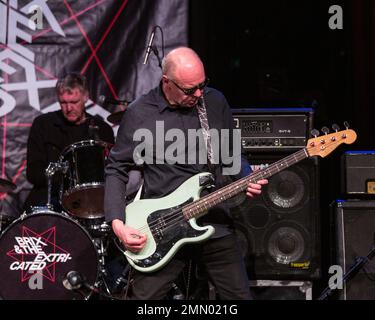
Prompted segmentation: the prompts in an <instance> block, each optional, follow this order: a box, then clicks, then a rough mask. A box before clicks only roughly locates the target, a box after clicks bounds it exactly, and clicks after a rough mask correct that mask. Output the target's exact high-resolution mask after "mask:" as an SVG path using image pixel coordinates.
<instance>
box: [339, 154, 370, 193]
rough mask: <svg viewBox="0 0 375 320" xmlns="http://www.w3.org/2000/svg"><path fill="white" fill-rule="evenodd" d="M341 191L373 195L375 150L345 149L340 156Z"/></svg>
mask: <svg viewBox="0 0 375 320" xmlns="http://www.w3.org/2000/svg"><path fill="white" fill-rule="evenodd" d="M341 161H342V166H341V167H342V174H341V192H342V193H343V194H346V195H348V196H352V197H353V196H355V197H361V198H370V197H372V198H374V197H375V151H347V152H345V153H344V154H343V156H342V160H341Z"/></svg>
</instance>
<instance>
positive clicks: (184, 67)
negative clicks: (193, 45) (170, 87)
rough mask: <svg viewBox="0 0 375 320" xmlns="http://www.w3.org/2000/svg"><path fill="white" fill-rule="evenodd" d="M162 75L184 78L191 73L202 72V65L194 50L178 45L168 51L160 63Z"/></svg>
mask: <svg viewBox="0 0 375 320" xmlns="http://www.w3.org/2000/svg"><path fill="white" fill-rule="evenodd" d="M162 69H163V75H166V76H168V77H169V78H171V79H174V80H180V79H184V78H185V76H186V75H190V74H192V73H195V74H197V73H200V74H204V66H203V63H202V61H201V59H200V58H199V56H198V55H197V54H196V52H195V51H194V50H192V49H190V48H187V47H179V48H176V49H174V50H172V51H171V52H169V53H168V54H167V55H166V57H165V58H164V60H163V63H162Z"/></svg>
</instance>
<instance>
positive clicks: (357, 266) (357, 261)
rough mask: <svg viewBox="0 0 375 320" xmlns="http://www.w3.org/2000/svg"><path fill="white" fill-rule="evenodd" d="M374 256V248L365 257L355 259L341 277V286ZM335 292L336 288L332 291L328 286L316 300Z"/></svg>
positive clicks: (325, 297) (323, 298)
mask: <svg viewBox="0 0 375 320" xmlns="http://www.w3.org/2000/svg"><path fill="white" fill-rule="evenodd" d="M374 255H375V246H374V247H372V249H371V250H370V251H369V252H368V254H367V255H366V256H365V257H356V258H355V262H354V264H353V265H352V266H351V267H350V269H349V270H348V272H346V273H345V274H344V276H343V277H342V280H343V284H345V283H346V282H347V280H349V279H351V278H352V277H354V276H355V275H356V274H357V273H358V272H359V270H360V269H362V268H363V267H364V266H365V265H366V264H367V263H368V262H370V260H371V259H372V258H373V257H374ZM334 290H337V288H334V289H332V288H331V287H330V286H328V287H326V288H325V289H324V290H323V292H322V293H321V294H320V296H319V298H318V300H325V299H327V298H328V297H329V296H330V295H332V293H333V291H334Z"/></svg>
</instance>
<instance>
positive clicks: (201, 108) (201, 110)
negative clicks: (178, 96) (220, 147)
mask: <svg viewBox="0 0 375 320" xmlns="http://www.w3.org/2000/svg"><path fill="white" fill-rule="evenodd" d="M197 111H198V117H199V122H200V124H201V128H202V133H203V139H204V142H205V145H206V149H207V160H208V162H207V164H208V170H209V171H210V172H211V173H212V174H213V175H214V176H215V168H214V165H213V164H212V162H213V161H212V160H213V159H214V153H213V150H212V144H211V134H210V126H209V124H208V118H207V109H206V102H205V100H204V96H203V94H202V96H201V97H200V98H199V102H198V104H197Z"/></svg>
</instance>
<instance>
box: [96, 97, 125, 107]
mask: <svg viewBox="0 0 375 320" xmlns="http://www.w3.org/2000/svg"><path fill="white" fill-rule="evenodd" d="M98 102H99V103H100V104H113V105H121V106H128V104H129V101H126V100H116V99H111V98H108V97H106V96H104V95H101V96H100V97H99V99H98Z"/></svg>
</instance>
